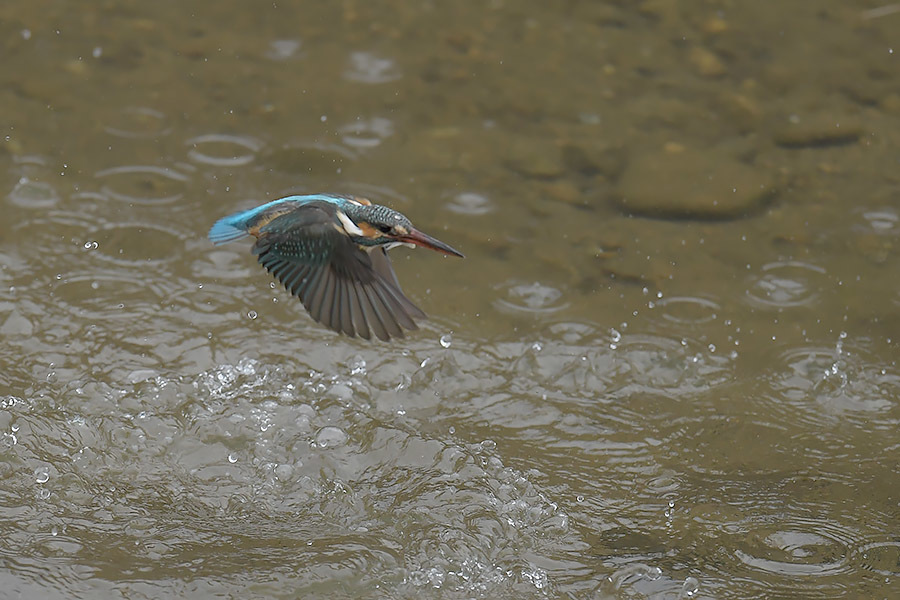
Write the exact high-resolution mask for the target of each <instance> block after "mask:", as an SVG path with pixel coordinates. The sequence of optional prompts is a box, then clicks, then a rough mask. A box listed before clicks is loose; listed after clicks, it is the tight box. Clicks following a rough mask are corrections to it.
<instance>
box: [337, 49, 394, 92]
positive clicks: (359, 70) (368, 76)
mask: <svg viewBox="0 0 900 600" xmlns="http://www.w3.org/2000/svg"><path fill="white" fill-rule="evenodd" d="M402 76H403V74H402V73H401V72H400V68H399V67H398V66H397V64H396V63H395V62H394V61H393V60H392V59H389V58H381V57H379V56H376V55H375V54H372V53H371V52H353V53H352V54H350V64H349V66H348V67H347V69H346V70H345V71H344V78H345V79H348V80H350V81H355V82H357V83H368V84H378V83H387V82H389V81H396V80H397V79H400V78H401V77H402Z"/></svg>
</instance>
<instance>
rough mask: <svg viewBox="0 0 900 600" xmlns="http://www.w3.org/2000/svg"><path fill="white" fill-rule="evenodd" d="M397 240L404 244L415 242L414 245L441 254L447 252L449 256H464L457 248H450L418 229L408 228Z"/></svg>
mask: <svg viewBox="0 0 900 600" xmlns="http://www.w3.org/2000/svg"><path fill="white" fill-rule="evenodd" d="M397 240H398V241H400V242H403V243H405V244H415V245H416V246H422V247H423V248H430V249H431V250H437V251H438V252H440V253H442V254H449V255H450V256H458V257H460V258H465V256H463V253H462V252H460V251H459V250H455V249H453V248H451V247H450V246H448V245H447V244H445V243H444V242H442V241H440V240H437V239H435V238H433V237H431V236H430V235H428V234H425V233H422V232H421V231H419V230H418V229H410V230H409V233H407V234H406V235H401V236H397Z"/></svg>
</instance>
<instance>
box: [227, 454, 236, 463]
mask: <svg viewBox="0 0 900 600" xmlns="http://www.w3.org/2000/svg"><path fill="white" fill-rule="evenodd" d="M237 460H238V459H237V456H235V455H234V454H229V455H228V462H230V463H231V464H234V463H236V462H237Z"/></svg>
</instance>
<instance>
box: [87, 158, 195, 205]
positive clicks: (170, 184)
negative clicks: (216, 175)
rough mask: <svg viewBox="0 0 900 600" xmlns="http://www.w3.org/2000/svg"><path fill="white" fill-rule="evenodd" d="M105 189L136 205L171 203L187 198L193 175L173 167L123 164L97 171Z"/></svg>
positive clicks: (104, 190) (116, 197)
mask: <svg viewBox="0 0 900 600" xmlns="http://www.w3.org/2000/svg"><path fill="white" fill-rule="evenodd" d="M95 176H96V177H97V178H98V179H100V180H101V181H102V191H103V193H104V194H106V195H107V196H109V197H110V198H114V199H116V200H121V201H122V202H133V203H135V204H168V203H171V202H175V201H177V200H180V199H181V198H183V197H184V194H185V189H186V187H187V183H188V181H190V178H189V177H188V176H187V175H184V174H182V173H179V172H178V171H175V170H174V169H169V168H165V167H154V166H143V165H134V166H121V167H113V168H110V169H104V170H102V171H98V172H97V173H96V175H95Z"/></svg>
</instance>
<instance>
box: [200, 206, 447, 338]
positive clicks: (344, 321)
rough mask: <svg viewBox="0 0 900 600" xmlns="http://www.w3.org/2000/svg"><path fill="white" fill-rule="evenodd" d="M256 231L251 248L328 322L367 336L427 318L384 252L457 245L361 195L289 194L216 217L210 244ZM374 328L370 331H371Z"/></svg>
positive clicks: (396, 332)
mask: <svg viewBox="0 0 900 600" xmlns="http://www.w3.org/2000/svg"><path fill="white" fill-rule="evenodd" d="M250 235H252V236H254V237H255V238H256V243H255V244H254V245H253V250H252V251H253V253H254V254H256V255H257V257H258V259H259V262H260V264H262V266H264V267H265V268H266V270H268V271H269V272H270V273H272V274H273V275H274V276H275V277H276V278H277V279H278V280H279V281H280V282H281V283H282V284H284V287H285V289H287V290H288V291H289V292H291V293H292V294H294V295H295V296H297V297H298V298H300V301H301V302H302V303H303V306H305V307H306V310H307V311H308V312H309V314H310V316H312V318H313V319H315V320H316V321H318V322H320V323H322V324H323V325H325V326H326V327H329V328H331V329H333V330H334V331H337V332H339V333H344V334H346V335H348V336H351V337H352V336H354V335H359V336H360V337H363V338H365V339H369V338H370V337H371V333H374V334H375V336H377V337H378V338H380V339H382V340H388V339H390V338H391V337H392V336H393V337H403V328H404V327H405V328H406V329H417V328H418V327H417V326H416V323H415V320H414V319H422V318H424V317H425V313H423V312H422V311H421V310H420V309H419V308H418V307H417V306H416V305H414V304H413V303H412V301H410V300H409V298H407V297H406V296H405V295H404V294H403V292H402V291H401V290H400V283H399V282H398V281H397V276H396V274H394V269H393V267H391V263H390V260H389V259H388V257H387V253H386V251H387V250H389V249H390V248H393V247H394V246H397V245H407V246H423V247H425V248H431V249H432V250H437V251H438V252H442V253H444V254H451V255H454V256H460V257H461V256H462V254H460V253H459V252H457V251H456V250H454V249H453V248H451V247H450V246H448V245H446V244H444V243H443V242H441V241H439V240H436V239H434V238H432V237H430V236H428V235H425V234H424V233H422V232H420V231H418V230H417V229H415V228H414V227H413V226H412V223H410V222H409V219H407V218H406V217H405V216H403V215H402V214H400V213H399V212H397V211H395V210H392V209H390V208H388V207H386V206H381V205H378V204H372V203H371V202H369V201H368V200H366V199H365V198H359V197H353V196H338V195H331V194H315V195H308V196H288V197H286V198H281V199H279V200H274V201H272V202H269V203H267V204H263V205H262V206H257V207H256V208H252V209H250V210H245V211H243V212H239V213H235V214H233V215H230V216H227V217H225V218H223V219H221V220H219V221H218V222H217V223H216V224H215V225H213V227H212V229H210V231H209V239H210V240H211V241H212V242H213V243H214V244H224V243H226V242H231V241H234V240H238V239H241V238H244V237H247V236H250ZM370 332H371V333H370Z"/></svg>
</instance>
